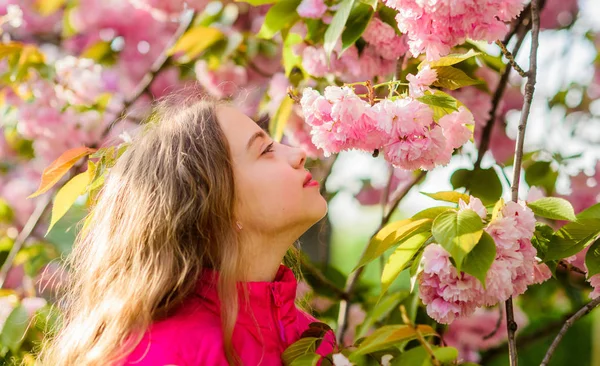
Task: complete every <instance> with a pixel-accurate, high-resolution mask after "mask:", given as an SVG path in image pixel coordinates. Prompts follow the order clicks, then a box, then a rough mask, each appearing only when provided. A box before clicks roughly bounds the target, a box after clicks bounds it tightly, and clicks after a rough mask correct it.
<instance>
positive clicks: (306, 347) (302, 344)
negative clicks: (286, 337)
mask: <svg viewBox="0 0 600 366" xmlns="http://www.w3.org/2000/svg"><path fill="white" fill-rule="evenodd" d="M318 341H319V338H316V337H308V338H301V339H299V340H298V341H296V342H294V343H293V344H292V345H291V346H289V347H288V348H287V349H286V350H285V351H284V352H283V355H282V356H281V358H282V359H283V363H284V365H291V364H292V362H293V361H294V360H296V359H297V358H298V357H301V356H303V355H306V354H310V353H314V352H315V350H316V348H317V347H316V344H317V342H318Z"/></svg>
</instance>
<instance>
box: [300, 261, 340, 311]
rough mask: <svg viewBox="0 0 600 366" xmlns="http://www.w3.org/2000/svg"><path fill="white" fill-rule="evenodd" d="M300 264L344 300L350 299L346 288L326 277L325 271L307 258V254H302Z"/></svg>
mask: <svg viewBox="0 0 600 366" xmlns="http://www.w3.org/2000/svg"><path fill="white" fill-rule="evenodd" d="M300 264H301V265H302V270H303V271H306V272H307V273H309V274H310V275H311V276H313V277H314V278H315V279H316V280H317V281H319V283H321V284H322V285H323V286H325V287H327V288H328V289H330V290H331V291H332V292H333V293H335V295H336V296H337V297H338V298H340V299H344V300H347V299H348V294H346V293H345V292H344V290H342V289H341V288H339V287H337V286H336V285H335V283H333V282H331V281H330V280H329V279H328V278H327V277H325V275H323V273H322V272H321V271H320V270H319V269H318V268H317V267H315V266H314V265H313V264H312V263H311V262H310V261H309V260H307V258H306V257H305V256H300Z"/></svg>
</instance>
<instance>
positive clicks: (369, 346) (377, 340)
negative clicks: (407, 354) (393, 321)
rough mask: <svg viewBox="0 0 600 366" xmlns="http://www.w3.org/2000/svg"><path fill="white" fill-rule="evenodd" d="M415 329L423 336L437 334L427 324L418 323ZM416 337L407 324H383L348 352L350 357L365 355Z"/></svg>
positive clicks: (413, 330) (412, 329)
mask: <svg viewBox="0 0 600 366" xmlns="http://www.w3.org/2000/svg"><path fill="white" fill-rule="evenodd" d="M417 329H418V330H419V332H421V334H422V335H423V336H425V337H427V336H432V335H437V333H436V332H435V330H434V329H433V328H431V327H430V326H429V325H423V324H419V325H417ZM416 337H417V332H416V331H415V329H414V328H412V327H411V326H408V325H384V326H383V327H381V328H379V329H377V330H375V331H374V332H373V333H372V334H371V335H369V336H368V337H367V338H365V340H363V341H362V342H361V344H360V345H359V346H358V349H357V350H356V351H354V352H352V353H351V354H350V358H354V357H356V356H360V355H365V354H369V353H373V352H377V351H381V350H384V349H387V348H389V347H390V346H393V345H395V344H398V343H401V342H405V341H409V340H412V339H415V338H416Z"/></svg>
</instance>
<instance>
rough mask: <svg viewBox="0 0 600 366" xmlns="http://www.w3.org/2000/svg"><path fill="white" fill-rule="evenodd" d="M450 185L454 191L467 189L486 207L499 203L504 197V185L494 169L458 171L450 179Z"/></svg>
mask: <svg viewBox="0 0 600 366" xmlns="http://www.w3.org/2000/svg"><path fill="white" fill-rule="evenodd" d="M450 183H452V187H453V188H454V189H458V188H462V187H464V188H466V189H467V190H468V191H469V194H471V195H472V196H475V197H477V198H479V199H480V200H481V201H482V202H483V204H485V205H487V204H491V203H494V202H496V201H498V199H500V197H501V196H502V183H501V182H500V178H499V177H498V174H497V173H496V171H495V170H494V168H488V169H477V170H468V169H458V170H457V171H455V172H454V174H452V177H450Z"/></svg>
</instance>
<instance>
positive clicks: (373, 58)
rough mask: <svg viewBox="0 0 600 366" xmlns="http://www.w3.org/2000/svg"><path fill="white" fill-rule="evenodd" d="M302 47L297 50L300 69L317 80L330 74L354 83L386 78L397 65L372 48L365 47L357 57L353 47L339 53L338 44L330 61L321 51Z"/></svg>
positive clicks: (370, 46)
mask: <svg viewBox="0 0 600 366" xmlns="http://www.w3.org/2000/svg"><path fill="white" fill-rule="evenodd" d="M303 47H304V48H301V47H299V48H298V49H297V51H298V52H299V53H300V54H301V55H302V67H303V68H304V69H305V70H306V72H308V73H309V74H310V75H312V76H314V77H318V78H320V77H325V76H326V75H328V74H333V75H334V76H336V77H338V78H339V79H340V80H342V81H344V82H355V81H362V80H367V79H373V78H375V77H385V76H389V75H391V74H393V73H394V72H395V70H396V61H395V60H389V59H386V58H384V57H382V56H381V54H380V53H379V51H378V50H377V48H376V47H375V46H373V45H367V46H366V47H365V48H364V49H363V51H362V53H361V54H360V55H359V53H358V49H357V48H356V46H351V47H350V48H348V49H347V50H345V51H344V52H343V53H342V52H341V43H340V44H338V46H337V47H336V48H335V49H334V51H333V53H332V55H331V57H330V58H329V60H328V59H327V54H326V52H325V49H323V47H314V46H303Z"/></svg>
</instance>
